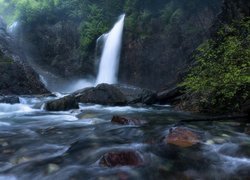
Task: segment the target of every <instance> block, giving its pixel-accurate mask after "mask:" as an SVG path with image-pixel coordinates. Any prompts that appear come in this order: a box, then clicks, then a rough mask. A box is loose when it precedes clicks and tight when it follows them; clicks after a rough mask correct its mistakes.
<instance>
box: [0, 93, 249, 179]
mask: <svg viewBox="0 0 250 180" xmlns="http://www.w3.org/2000/svg"><path fill="white" fill-rule="evenodd" d="M49 99H53V97H46V98H37V97H25V98H21V102H22V103H20V104H14V105H10V104H0V180H8V179H9V180H17V179H18V180H19V179H21V180H31V179H32V180H40V179H42V180H43V179H44V180H55V179H58V180H64V179H65V180H68V179H70V180H77V179H100V180H103V179H143V180H144V179H248V178H250V171H249V169H250V136H249V128H250V124H249V123H240V122H237V121H231V122H192V123H186V124H182V125H181V126H182V127H185V128H190V129H192V130H193V131H195V132H196V133H197V134H198V135H199V137H200V139H201V140H200V142H199V144H198V145H195V146H192V147H188V148H183V147H178V146H175V145H171V144H165V143H164V142H163V139H164V137H165V136H166V135H167V134H168V133H169V130H170V128H172V127H173V126H174V125H175V124H176V122H177V121H179V120H181V119H190V118H200V117H204V115H201V114H192V113H185V112H178V111H175V110H174V109H173V108H172V107H170V106H158V105H155V106H145V107H144V106H143V107H136V106H135V107H130V106H125V107H110V106H101V105H93V104H80V109H79V110H71V111H65V112H48V111H46V110H43V108H42V107H43V106H42V104H43V102H44V101H47V100H49ZM114 115H119V116H126V117H130V118H136V119H142V120H143V121H145V122H146V124H143V125H119V124H114V123H112V122H111V119H112V117H113V116H114ZM115 151H136V152H137V153H139V154H140V157H141V158H142V159H143V164H141V165H140V166H116V167H112V168H111V167H106V166H103V165H101V164H100V159H101V158H102V156H103V155H104V154H105V153H108V152H115Z"/></svg>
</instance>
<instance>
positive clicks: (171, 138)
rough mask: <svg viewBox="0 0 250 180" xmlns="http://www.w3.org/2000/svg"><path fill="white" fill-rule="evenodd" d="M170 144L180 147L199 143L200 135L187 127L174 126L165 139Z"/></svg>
mask: <svg viewBox="0 0 250 180" xmlns="http://www.w3.org/2000/svg"><path fill="white" fill-rule="evenodd" d="M164 141H165V142H166V143H168V144H174V145H176V146H180V147H190V146H193V145H195V144H197V143H199V136H198V135H197V134H196V133H194V132H193V131H191V130H189V129H187V128H180V127H177V128H172V129H170V132H169V134H168V136H167V137H166V138H165V140H164Z"/></svg>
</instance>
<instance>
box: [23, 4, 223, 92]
mask: <svg viewBox="0 0 250 180" xmlns="http://www.w3.org/2000/svg"><path fill="white" fill-rule="evenodd" d="M99 3H100V2H98V3H97V5H99ZM220 5H221V1H218V0H210V1H201V0H192V1H189V2H188V3H187V2H186V1H183V0H166V1H163V0H156V1H145V2H142V1H138V0H135V1H126V3H125V4H124V7H123V12H126V20H125V21H126V23H125V31H124V38H123V47H122V54H121V61H120V69H119V82H121V83H125V84H131V85H136V86H142V87H146V88H151V89H161V88H163V87H168V86H172V85H174V84H176V82H178V81H179V74H180V72H182V71H185V68H186V65H187V64H189V60H190V57H191V54H192V52H193V51H194V50H195V49H196V48H197V47H198V46H199V44H201V42H203V41H204V40H205V39H207V38H208V37H209V31H208V29H209V28H210V27H211V25H212V22H213V21H214V19H215V17H216V15H217V14H218V12H219V10H220ZM110 6H112V4H110V5H109V6H108V7H109V13H110V14H112V15H113V16H118V15H120V14H121V13H122V12H120V13H118V12H117V10H115V9H116V8H115V7H114V8H113V9H114V10H113V9H112V8H110ZM100 8H101V9H102V12H106V9H105V7H104V6H101V7H100ZM67 13H68V12H67ZM85 13H86V14H88V13H90V12H88V11H86V12H85ZM52 14H53V13H52ZM43 16H46V14H43ZM47 16H49V15H47ZM50 16H51V15H50ZM92 16H93V17H94V16H95V14H93V15H92ZM102 16H103V17H102V18H103V20H104V22H106V21H112V23H114V22H115V19H114V21H113V20H111V19H108V17H109V16H107V17H106V16H105V13H103V15H102ZM39 18H41V17H40V16H39ZM39 18H38V19H39ZM45 19H46V18H45ZM93 19H94V18H93ZM107 19H108V20H107ZM85 21H86V18H85V20H83V22H81V21H79V20H78V21H74V20H70V18H66V19H63V18H59V17H57V18H56V20H53V21H48V22H46V21H45V22H44V21H41V22H39V21H36V20H34V24H28V25H26V26H25V28H24V29H23V35H24V38H25V40H27V41H28V42H29V43H30V44H32V45H33V47H34V51H32V54H33V59H34V61H35V63H37V64H38V65H40V66H42V68H43V69H45V70H48V71H50V72H52V73H54V74H56V75H60V76H62V77H65V78H67V77H72V76H81V77H84V75H95V74H96V72H95V69H96V66H95V47H94V46H91V47H90V48H88V49H87V50H85V51H84V50H83V48H81V45H80V44H81V42H80V39H81V36H84V34H83V33H82V32H80V31H81V28H80V27H81V25H80V24H81V23H84V22H85ZM95 21H96V19H94V20H93V21H90V22H87V23H88V24H91V25H93V24H94V25H93V27H92V26H91V28H89V29H88V31H90V33H89V34H88V35H86V36H89V35H91V34H92V30H93V29H96V28H98V26H97V27H95V25H96V24H95ZM98 24H99V23H97V25H98ZM131 24H132V25H131ZM88 31H87V32H88ZM84 32H85V31H84ZM93 32H94V31H93ZM100 35H101V34H100ZM91 44H95V40H93V42H92V43H91Z"/></svg>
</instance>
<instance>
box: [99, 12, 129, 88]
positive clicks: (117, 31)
mask: <svg viewBox="0 0 250 180" xmlns="http://www.w3.org/2000/svg"><path fill="white" fill-rule="evenodd" d="M124 19H125V14H124V15H121V16H120V18H119V20H118V22H116V24H115V25H114V27H113V28H112V29H111V31H110V32H109V33H107V34H106V41H105V45H104V49H103V52H102V56H101V61H100V65H99V71H98V76H97V80H96V84H100V83H108V84H115V83H116V82H117V73H118V68H119V67H118V66H119V59H120V50H121V43H122V32H123V26H124Z"/></svg>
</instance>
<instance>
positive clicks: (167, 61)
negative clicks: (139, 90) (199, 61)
mask: <svg viewBox="0 0 250 180" xmlns="http://www.w3.org/2000/svg"><path fill="white" fill-rule="evenodd" d="M219 2H220V1H218V3H217V4H216V3H215V4H212V5H211V4H209V2H208V3H204V4H202V5H200V6H201V7H199V8H196V9H195V10H194V11H191V10H190V9H186V8H185V6H183V3H182V4H181V5H177V11H181V12H182V15H181V16H180V17H178V18H175V17H172V19H171V20H170V22H169V23H168V24H167V23H166V22H164V21H163V20H162V19H161V17H157V16H156V17H155V18H154V19H152V20H151V22H149V25H148V26H147V28H149V27H150V26H151V27H152V29H153V32H152V33H151V34H149V36H148V37H147V38H146V39H140V38H135V37H133V36H130V34H129V32H128V31H125V37H124V43H123V44H124V45H123V50H122V57H121V63H120V74H119V80H120V82H123V83H127V84H131V85H137V86H141V87H144V88H151V89H156V90H159V89H162V88H164V87H172V86H174V85H175V84H176V83H177V82H179V81H180V74H181V73H182V72H183V71H186V67H187V65H188V64H189V63H190V59H192V53H193V51H194V50H195V49H196V48H197V47H198V46H199V45H200V44H201V43H202V42H203V41H205V40H206V39H207V38H208V37H209V28H210V27H211V26H212V25H213V22H214V20H215V18H216V16H217V14H218V13H219V9H220V3H219ZM172 16H174V14H173V15H172ZM141 28H142V29H143V28H144V29H147V28H145V27H141Z"/></svg>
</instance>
